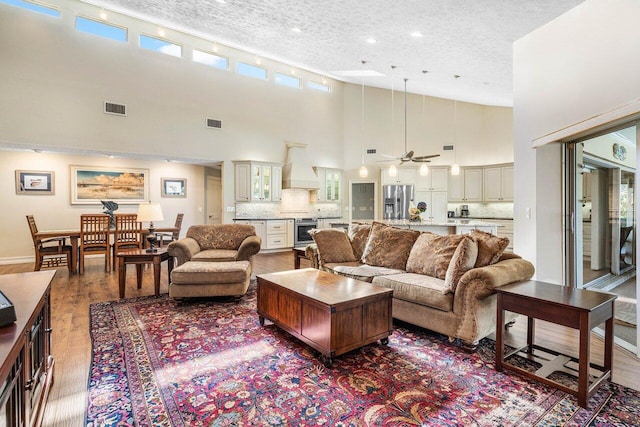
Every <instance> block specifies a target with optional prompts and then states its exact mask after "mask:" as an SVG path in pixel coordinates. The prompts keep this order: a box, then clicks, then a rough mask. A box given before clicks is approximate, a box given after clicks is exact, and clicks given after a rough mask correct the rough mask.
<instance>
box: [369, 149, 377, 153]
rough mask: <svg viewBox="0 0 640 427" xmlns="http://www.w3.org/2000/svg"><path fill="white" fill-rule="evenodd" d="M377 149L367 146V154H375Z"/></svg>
mask: <svg viewBox="0 0 640 427" xmlns="http://www.w3.org/2000/svg"><path fill="white" fill-rule="evenodd" d="M376 152H377V150H376V149H375V148H367V154H376Z"/></svg>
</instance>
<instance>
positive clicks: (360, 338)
mask: <svg viewBox="0 0 640 427" xmlns="http://www.w3.org/2000/svg"><path fill="white" fill-rule="evenodd" d="M392 295H393V290H391V289H387V288H383V287H381V286H375V285H372V284H370V283H367V282H362V281H359V280H355V279H349V278H347V277H342V276H337V275H335V274H331V273H327V272H324V271H320V270H316V269H313V268H305V269H301V270H292V271H282V272H278V273H270V274H260V275H258V316H259V319H260V324H261V325H263V326H264V319H265V318H266V319H269V320H270V321H272V322H273V323H274V324H275V325H276V326H278V327H279V328H281V329H283V330H285V331H287V332H288V333H290V334H291V335H293V336H295V337H296V338H298V339H300V340H301V341H303V342H304V343H306V344H307V345H309V346H310V347H312V348H314V349H315V350H317V351H318V352H320V354H321V360H322V362H323V363H324V365H325V366H326V367H331V365H332V363H333V358H334V357H335V356H339V355H341V354H344V353H346V352H348V351H351V350H355V349H357V348H360V347H362V346H365V345H367V344H370V343H372V342H375V341H377V340H380V342H381V343H382V344H385V345H386V344H387V343H388V342H389V339H388V337H389V335H391V332H392V317H391V297H392Z"/></svg>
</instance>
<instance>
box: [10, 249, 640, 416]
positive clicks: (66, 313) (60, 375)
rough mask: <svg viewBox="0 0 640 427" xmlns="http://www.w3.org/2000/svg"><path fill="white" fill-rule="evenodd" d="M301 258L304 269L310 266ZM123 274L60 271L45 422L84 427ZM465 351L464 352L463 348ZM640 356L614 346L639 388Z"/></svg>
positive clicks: (130, 282) (627, 378)
mask: <svg viewBox="0 0 640 427" xmlns="http://www.w3.org/2000/svg"><path fill="white" fill-rule="evenodd" d="M165 264H166V263H164V264H163V274H162V278H161V287H160V292H163V293H166V292H167V276H166V267H165ZM307 266H308V264H307V262H306V260H302V267H303V268H304V267H307ZM292 268H293V254H292V253H290V252H281V253H277V254H268V255H258V256H257V257H256V259H255V261H254V273H256V274H261V273H268V272H273V271H281V270H289V269H292ZM32 269H33V265H32V264H12V265H1V266H0V274H8V273H19V272H25V271H31V270H32ZM127 273H128V275H127V287H126V296H127V297H132V296H140V295H150V294H152V293H153V270H152V269H151V268H148V269H145V270H144V281H143V285H142V289H141V290H138V289H136V286H135V269H134V268H132V267H129V269H128V271H127ZM117 285H118V275H117V273H115V272H110V273H105V272H104V268H103V261H102V260H101V259H99V258H98V259H90V260H88V262H87V265H86V271H85V273H84V274H83V275H73V276H69V275H68V273H67V270H66V269H64V268H60V269H58V272H57V274H56V276H55V278H54V282H53V284H52V291H51V305H52V326H53V333H52V340H53V355H54V357H55V360H56V362H55V377H54V378H55V382H54V385H53V388H52V390H51V394H50V396H49V403H48V404H47V410H46V413H45V419H44V423H43V425H44V426H65V427H72V426H83V425H84V410H85V405H86V393H85V391H86V388H87V376H88V370H89V364H90V362H91V341H90V337H89V305H90V304H92V303H96V302H102V301H111V300H116V299H118V289H117V288H118V286H117ZM525 326H526V321H524V320H522V319H521V320H519V321H517V322H516V325H515V326H514V327H513V328H511V330H510V331H509V332H508V334H507V339H508V340H510V341H512V340H518V342H519V343H523V342H524V337H525ZM536 329H537V335H536V339H537V343H538V344H540V345H542V346H546V347H550V348H553V349H555V350H559V351H562V352H566V353H567V354H569V355H573V356H576V355H577V350H576V349H577V348H578V344H577V342H578V340H577V333H576V332H575V331H573V330H571V329H567V328H563V327H559V326H556V325H551V324H548V323H546V322H541V321H539V322H536ZM592 337H594V338H593V339H592V356H591V357H592V361H593V362H595V363H599V364H602V352H603V343H602V340H601V339H600V338H599V337H597V336H595V335H594V334H592ZM461 351H462V350H461ZM638 372H640V360H638V359H637V358H636V357H635V356H634V355H632V354H630V353H629V352H627V351H625V350H622V349H620V348H617V347H616V349H615V354H614V370H613V381H614V382H617V383H619V384H623V385H625V386H628V387H632V388H634V389H636V390H640V375H638V374H637V373H638Z"/></svg>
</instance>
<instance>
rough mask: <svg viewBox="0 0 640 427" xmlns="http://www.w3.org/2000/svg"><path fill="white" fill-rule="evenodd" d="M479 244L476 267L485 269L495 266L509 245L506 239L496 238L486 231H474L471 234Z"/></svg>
mask: <svg viewBox="0 0 640 427" xmlns="http://www.w3.org/2000/svg"><path fill="white" fill-rule="evenodd" d="M469 236H471V237H473V238H474V239H475V240H476V242H478V259H477V260H476V265H475V266H476V267H484V266H487V265H491V264H495V263H496V262H498V260H499V259H500V256H502V253H503V252H504V250H505V249H506V248H507V246H508V245H509V239H508V238H506V237H498V236H494V235H493V234H491V233H487V232H486V231H480V230H473V231H471V233H469Z"/></svg>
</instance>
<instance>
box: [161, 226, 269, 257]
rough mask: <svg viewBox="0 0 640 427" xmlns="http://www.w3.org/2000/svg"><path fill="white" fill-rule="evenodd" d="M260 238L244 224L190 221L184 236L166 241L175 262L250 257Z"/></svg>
mask: <svg viewBox="0 0 640 427" xmlns="http://www.w3.org/2000/svg"><path fill="white" fill-rule="evenodd" d="M261 244H262V240H261V239H260V237H258V236H256V230H255V228H254V227H253V226H252V225H248V224H218V225H192V226H191V227H189V229H188V230H187V235H186V237H184V238H182V239H179V240H176V241H175V242H171V243H169V246H168V247H167V251H168V252H169V255H171V256H173V257H175V258H176V266H179V265H181V264H184V263H185V262H187V261H213V262H224V261H252V258H253V256H254V255H255V254H257V253H258V252H260V245H261Z"/></svg>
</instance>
